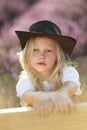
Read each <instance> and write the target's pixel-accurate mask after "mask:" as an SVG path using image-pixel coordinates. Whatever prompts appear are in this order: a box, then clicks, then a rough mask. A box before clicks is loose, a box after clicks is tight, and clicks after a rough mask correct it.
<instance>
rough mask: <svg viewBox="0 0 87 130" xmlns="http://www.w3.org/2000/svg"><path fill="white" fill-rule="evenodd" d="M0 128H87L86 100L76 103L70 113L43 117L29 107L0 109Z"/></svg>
mask: <svg viewBox="0 0 87 130" xmlns="http://www.w3.org/2000/svg"><path fill="white" fill-rule="evenodd" d="M0 130H87V102H86V103H85V102H83V103H78V104H77V109H76V110H75V111H73V112H72V113H71V114H66V115H64V114H61V113H56V112H54V113H53V114H52V115H50V116H49V117H44V118H43V117H39V116H38V115H37V113H36V111H35V110H33V109H31V108H29V107H28V108H26V107H22V108H10V109H1V110H0Z"/></svg>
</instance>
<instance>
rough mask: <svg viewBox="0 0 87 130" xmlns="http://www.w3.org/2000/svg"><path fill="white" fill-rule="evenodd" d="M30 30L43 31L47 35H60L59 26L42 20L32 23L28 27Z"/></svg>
mask: <svg viewBox="0 0 87 130" xmlns="http://www.w3.org/2000/svg"><path fill="white" fill-rule="evenodd" d="M29 31H30V32H37V33H43V34H47V35H61V30H60V28H59V27H58V26H57V25H56V24H55V23H53V22H51V21H47V20H43V21H39V22H36V23H34V24H32V25H31V26H30V28H29Z"/></svg>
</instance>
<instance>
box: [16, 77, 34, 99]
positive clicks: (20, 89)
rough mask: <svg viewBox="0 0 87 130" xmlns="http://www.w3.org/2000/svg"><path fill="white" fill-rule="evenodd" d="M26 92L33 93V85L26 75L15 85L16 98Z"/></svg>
mask: <svg viewBox="0 0 87 130" xmlns="http://www.w3.org/2000/svg"><path fill="white" fill-rule="evenodd" d="M27 90H33V91H35V87H34V85H33V84H32V83H31V81H30V79H29V78H28V76H26V75H24V76H23V75H22V76H21V77H20V78H19V80H18V82H17V85H16V92H17V96H19V97H21V96H22V94H23V93H24V92H25V91H27Z"/></svg>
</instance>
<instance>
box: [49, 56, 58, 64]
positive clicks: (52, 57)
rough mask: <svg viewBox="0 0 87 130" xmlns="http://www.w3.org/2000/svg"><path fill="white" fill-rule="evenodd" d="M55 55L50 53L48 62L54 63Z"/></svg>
mask: <svg viewBox="0 0 87 130" xmlns="http://www.w3.org/2000/svg"><path fill="white" fill-rule="evenodd" d="M56 60H57V57H56V55H52V56H50V57H49V63H50V64H52V65H54V64H55V63H56Z"/></svg>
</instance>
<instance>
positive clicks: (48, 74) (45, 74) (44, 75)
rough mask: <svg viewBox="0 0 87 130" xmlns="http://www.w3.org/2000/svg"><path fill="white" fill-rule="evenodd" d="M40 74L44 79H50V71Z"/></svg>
mask: <svg viewBox="0 0 87 130" xmlns="http://www.w3.org/2000/svg"><path fill="white" fill-rule="evenodd" d="M39 75H40V77H41V79H42V80H43V81H45V80H48V79H49V76H50V72H46V73H45V72H43V73H39Z"/></svg>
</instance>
